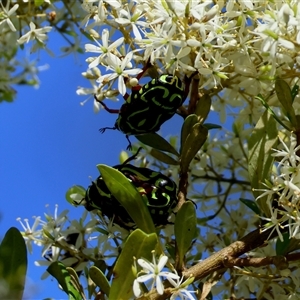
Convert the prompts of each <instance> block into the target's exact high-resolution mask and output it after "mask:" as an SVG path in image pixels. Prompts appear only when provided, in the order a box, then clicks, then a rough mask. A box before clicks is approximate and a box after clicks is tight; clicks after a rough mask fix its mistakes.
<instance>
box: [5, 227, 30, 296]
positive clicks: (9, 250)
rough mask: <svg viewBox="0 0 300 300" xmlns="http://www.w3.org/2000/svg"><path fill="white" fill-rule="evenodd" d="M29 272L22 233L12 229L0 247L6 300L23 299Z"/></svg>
mask: <svg viewBox="0 0 300 300" xmlns="http://www.w3.org/2000/svg"><path fill="white" fill-rule="evenodd" d="M26 271H27V250H26V245H25V241H24V238H23V236H22V235H21V233H20V231H19V230H18V229H17V228H15V227H11V228H10V229H9V230H8V231H7V232H6V234H5V236H4V238H3V240H2V243H1V245H0V280H3V281H5V283H6V284H7V288H8V294H6V295H5V298H8V299H22V296H23V291H24V285H25V277H26Z"/></svg>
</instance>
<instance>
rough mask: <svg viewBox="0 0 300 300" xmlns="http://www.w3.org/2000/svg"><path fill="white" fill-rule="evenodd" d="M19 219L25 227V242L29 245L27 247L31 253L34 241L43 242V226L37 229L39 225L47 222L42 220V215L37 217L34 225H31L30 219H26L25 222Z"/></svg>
mask: <svg viewBox="0 0 300 300" xmlns="http://www.w3.org/2000/svg"><path fill="white" fill-rule="evenodd" d="M17 221H19V222H20V224H21V226H22V227H23V229H24V232H23V233H22V235H23V237H24V240H25V244H26V246H27V249H28V251H29V253H32V242H33V243H35V244H37V245H41V244H42V240H41V239H42V228H40V229H37V228H38V226H39V225H41V226H42V225H43V224H45V222H43V221H41V217H35V218H34V223H33V225H32V227H30V225H29V222H28V219H24V222H25V224H24V223H23V222H22V220H21V218H18V219H17Z"/></svg>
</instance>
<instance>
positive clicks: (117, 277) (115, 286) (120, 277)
mask: <svg viewBox="0 0 300 300" xmlns="http://www.w3.org/2000/svg"><path fill="white" fill-rule="evenodd" d="M157 243H158V240H157V235H156V233H151V234H145V233H144V232H143V231H141V230H140V229H136V230H135V231H133V232H132V233H131V234H130V235H129V237H128V238H127V240H126V242H125V244H124V247H123V249H122V252H121V254H120V256H119V258H118V260H117V262H116V265H115V267H114V270H113V274H114V278H113V281H112V285H111V289H110V294H109V299H118V300H127V299H132V296H133V290H132V285H133V281H134V279H135V278H136V275H135V274H134V273H133V271H132V266H133V257H136V258H146V259H148V260H151V258H152V254H151V251H152V250H154V249H155V248H156V246H157Z"/></svg>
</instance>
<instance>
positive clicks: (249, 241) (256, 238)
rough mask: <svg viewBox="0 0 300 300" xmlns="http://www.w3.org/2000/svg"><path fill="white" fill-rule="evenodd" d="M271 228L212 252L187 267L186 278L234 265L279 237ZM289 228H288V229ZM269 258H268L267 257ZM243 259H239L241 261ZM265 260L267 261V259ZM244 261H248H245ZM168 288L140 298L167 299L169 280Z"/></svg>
mask: <svg viewBox="0 0 300 300" xmlns="http://www.w3.org/2000/svg"><path fill="white" fill-rule="evenodd" d="M271 230H272V228H271V229H270V230H266V231H264V232H261V230H260V229H257V230H254V231H252V232H250V233H249V234H247V235H246V236H244V237H243V238H241V239H240V240H239V241H236V242H234V243H232V244H231V245H229V246H228V247H226V248H224V249H222V250H220V251H218V252H217V253H214V254H212V255H211V256H210V257H208V258H206V259H205V260H203V261H201V262H199V263H198V264H196V265H194V266H192V267H191V268H189V269H187V270H186V271H184V272H183V273H182V275H183V276H184V280H186V279H188V278H189V277H194V278H195V280H194V281H197V280H200V279H203V278H205V277H206V276H208V275H210V274H212V273H213V272H215V271H220V270H222V269H226V268H228V267H233V265H232V266H231V265H230V262H231V261H232V260H235V261H238V257H239V256H241V255H242V254H244V253H246V252H249V251H251V250H253V249H255V248H258V247H260V246H263V245H265V244H266V242H267V241H268V240H271V239H273V238H275V237H277V236H278V235H277V232H276V231H275V230H274V231H273V233H271V234H270V231H271ZM286 230H287V229H286ZM266 259H268V258H266ZM286 259H287V260H288V261H292V260H298V259H300V254H299V253H293V254H289V255H287V256H286ZM241 260H242V259H239V261H240V262H241ZM264 262H267V260H265V261H264ZM274 262H275V259H274V258H273V260H272V258H271V260H270V261H269V263H268V264H270V263H274ZM244 263H246V262H245V261H244ZM228 264H229V266H228ZM165 286H166V288H165V290H164V294H163V295H159V294H157V291H156V290H155V289H152V290H151V291H150V292H149V293H147V295H144V296H142V297H141V298H140V299H151V300H163V299H167V298H168V297H170V296H171V294H172V290H173V289H172V288H170V285H169V284H168V282H166V285H165Z"/></svg>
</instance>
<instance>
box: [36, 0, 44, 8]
mask: <svg viewBox="0 0 300 300" xmlns="http://www.w3.org/2000/svg"><path fill="white" fill-rule="evenodd" d="M43 4H44V0H34V6H36V7H37V6H40V5H43Z"/></svg>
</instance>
